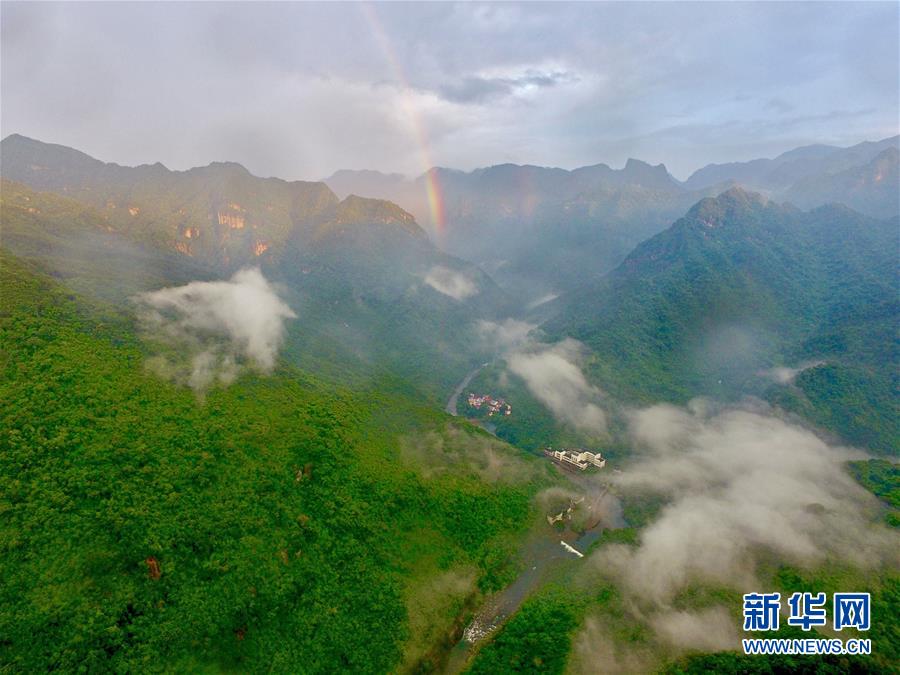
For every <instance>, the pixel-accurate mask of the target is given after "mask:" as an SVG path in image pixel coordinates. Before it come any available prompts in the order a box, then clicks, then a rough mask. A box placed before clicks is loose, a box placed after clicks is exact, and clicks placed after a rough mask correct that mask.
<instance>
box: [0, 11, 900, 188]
mask: <svg viewBox="0 0 900 675" xmlns="http://www.w3.org/2000/svg"><path fill="white" fill-rule="evenodd" d="M0 23H2V103H0V105H2V110H0V112H2V133H3V135H6V134H9V133H14V132H17V133H22V134H25V135H28V136H33V137H36V138H40V139H43V140H47V141H53V142H59V143H64V144H67V145H72V146H75V147H78V148H80V149H83V150H85V151H87V152H89V153H91V154H93V155H95V156H97V157H99V158H101V159H105V160H108V161H116V162H120V163H124V164H135V163H142V162H154V161H157V160H159V161H162V162H163V163H164V164H166V165H167V166H170V167H173V168H187V167H190V166H193V165H197V164H205V163H207V162H209V161H211V160H216V159H230V160H235V161H239V162H242V163H243V164H245V165H246V166H247V167H248V168H249V169H250V170H251V171H253V172H255V173H259V174H262V175H279V176H283V177H286V178H319V177H322V176H324V175H328V174H330V173H331V172H333V171H334V170H336V169H339V168H366V167H368V168H378V169H382V170H386V171H401V172H405V173H410V174H417V173H420V172H421V171H422V170H423V169H424V164H425V163H426V162H433V163H435V164H441V165H445V166H455V167H459V168H472V167H475V166H481V165H487V164H492V163H499V162H508V161H511V162H520V163H527V162H530V163H538V164H545V165H560V166H566V167H572V166H577V165H583V164H592V163H596V162H600V161H603V162H607V163H610V164H613V165H616V164H621V163H623V162H624V161H625V159H626V158H628V157H629V156H636V157H640V158H642V159H645V160H647V161H651V162H653V163H656V162H664V163H666V164H667V166H669V168H670V169H671V170H672V171H673V172H674V173H675V174H676V175H679V176H684V175H686V174H687V173H689V172H690V171H691V170H693V169H694V168H696V167H697V166H699V165H702V164H705V163H708V162H711V161H719V162H720V161H729V160H735V159H748V158H752V157H756V156H760V155H771V154H777V153H778V152H781V151H783V150H786V149H789V148H791V147H794V146H796V145H800V144H804V143H811V142H821V143H833V144H844V145H846V144H851V143H855V142H858V141H860V140H863V139H876V138H883V137H886V136H889V135H893V134H895V133H897V118H898V108H900V99H898V86H897V82H898V78H900V70H898V60H897V58H896V55H897V49H898V31H900V28H898V24H900V6H898V5H897V4H896V3H846V4H840V3H828V4H818V3H788V4H779V3H760V4H753V3H699V4H693V3H663V4H653V3H586V4H585V3H578V4H566V3H552V4H542V3H528V4H514V3H499V4H483V3H477V4H476V3H460V4H451V3H423V4H400V3H381V4H345V3H340V4H337V3H332V4H329V3H298V4H288V3H265V4H242V3H146V4H144V3H91V4H81V3H66V4H54V3H28V4H26V3H16V2H3V3H2V5H0ZM423 138H424V139H425V143H426V145H427V148H423V142H422V139H423Z"/></svg>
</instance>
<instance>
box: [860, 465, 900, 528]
mask: <svg viewBox="0 0 900 675" xmlns="http://www.w3.org/2000/svg"><path fill="white" fill-rule="evenodd" d="M850 471H851V472H852V473H853V475H854V476H855V477H856V480H858V481H859V482H860V483H862V484H863V485H864V486H865V487H866V489H868V490H869V491H870V492H872V494H874V495H875V496H876V497H878V498H879V499H881V500H882V501H883V502H884V503H885V504H886V505H887V507H888V513H887V515H886V516H885V520H887V523H888V525H890V526H891V527H900V465H898V464H895V463H894V462H890V461H888V460H885V459H870V460H868V461H858V462H850Z"/></svg>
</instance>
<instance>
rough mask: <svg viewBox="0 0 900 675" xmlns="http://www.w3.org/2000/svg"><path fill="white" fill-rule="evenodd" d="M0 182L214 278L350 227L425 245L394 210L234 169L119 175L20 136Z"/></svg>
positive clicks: (5, 151) (152, 169) (147, 169)
mask: <svg viewBox="0 0 900 675" xmlns="http://www.w3.org/2000/svg"><path fill="white" fill-rule="evenodd" d="M2 156H3V167H2V171H3V177H4V178H7V179H10V180H14V181H18V182H20V183H23V184H25V185H27V186H29V187H31V188H33V189H37V190H45V191H51V192H55V193H57V194H62V195H66V196H69V197H72V198H74V199H77V200H78V201H80V202H82V203H86V204H89V205H90V206H92V207H94V208H96V209H98V210H99V211H100V212H101V213H103V214H104V215H105V216H106V217H107V219H108V221H109V223H110V226H111V227H113V228H115V229H120V230H122V231H125V232H128V233H130V234H132V235H134V236H136V237H138V238H140V239H144V240H147V241H152V242H153V243H154V244H155V245H157V246H163V247H165V248H166V249H168V250H171V251H176V252H178V253H180V254H182V255H185V256H190V257H192V258H195V259H196V260H198V261H202V262H203V263H206V264H208V265H211V266H213V267H216V268H225V269H232V268H235V267H239V266H240V265H242V264H246V263H248V262H253V261H257V260H259V259H268V258H273V257H274V258H277V257H278V256H279V255H280V254H281V253H282V251H283V245H284V244H285V242H286V241H287V240H288V239H289V238H298V239H300V240H306V239H314V238H315V237H316V236H320V235H321V234H322V233H323V232H328V231H331V230H333V229H334V228H342V227H349V226H361V225H370V226H382V227H389V228H392V229H398V230H400V231H403V232H405V233H406V234H408V235H411V236H414V237H417V238H418V237H424V236H425V235H424V232H423V231H422V230H421V228H419V226H418V225H417V224H416V222H415V219H414V218H413V217H412V216H411V215H410V214H408V213H406V212H405V211H403V210H402V209H401V208H399V207H398V206H396V205H394V204H391V203H390V202H384V201H381V200H375V199H363V198H360V197H354V196H350V197H348V198H347V199H345V200H344V201H342V202H341V201H339V200H338V198H337V197H336V196H335V194H334V193H333V192H332V191H331V190H330V189H329V188H328V186H327V185H325V184H324V183H321V182H305V181H292V182H288V181H283V180H280V179H276V178H259V177H257V176H254V175H252V174H251V173H250V172H249V171H247V170H246V169H245V168H244V167H243V166H241V165H240V164H235V163H233V162H216V163H213V164H210V165H208V166H205V167H198V168H195V169H191V170H189V171H170V170H169V169H167V168H166V167H164V166H163V165H162V164H154V165H144V166H139V167H124V166H119V165H117V164H108V163H104V162H101V161H99V160H96V159H94V158H92V157H89V156H88V155H85V154H84V153H81V152H79V151H77V150H73V149H71V148H66V147H64V146H59V145H52V144H47V143H41V142H39V141H35V140H32V139H29V138H25V137H24V136H18V135H13V136H9V137H7V138H6V139H4V141H3V142H2Z"/></svg>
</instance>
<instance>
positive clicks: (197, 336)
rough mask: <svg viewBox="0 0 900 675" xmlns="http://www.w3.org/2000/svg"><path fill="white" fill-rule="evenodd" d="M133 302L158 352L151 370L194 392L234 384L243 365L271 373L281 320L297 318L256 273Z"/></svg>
mask: <svg viewBox="0 0 900 675" xmlns="http://www.w3.org/2000/svg"><path fill="white" fill-rule="evenodd" d="M135 302H136V303H137V304H138V316H139V318H140V320H141V325H142V330H143V333H144V335H145V336H147V337H148V338H149V339H151V340H152V341H154V342H157V343H160V345H161V347H162V348H163V349H162V351H161V353H160V354H158V355H157V356H156V357H154V358H153V359H152V360H151V361H150V365H151V367H153V368H154V369H155V370H157V372H159V373H160V374H161V375H163V376H165V377H167V378H170V379H174V380H176V381H179V382H184V383H186V384H188V385H189V386H191V387H192V388H193V389H195V390H197V391H204V390H205V389H207V388H208V387H209V386H210V385H212V384H213V383H214V382H215V381H217V380H218V381H219V382H221V383H223V384H228V383H229V382H231V381H233V380H234V378H235V377H236V376H237V374H238V372H239V370H240V367H241V364H242V363H243V362H249V363H250V364H252V365H253V366H255V367H256V368H258V369H259V370H261V371H263V372H269V371H271V370H272V368H273V367H274V365H275V358H276V356H277V355H278V349H279V348H280V346H281V342H282V340H283V337H284V320H285V319H292V318H296V314H294V312H293V311H291V308H290V307H288V306H287V305H286V304H285V303H284V302H283V301H282V300H281V299H280V298H279V297H278V295H277V293H276V292H275V290H274V289H273V288H272V286H271V284H269V282H268V281H267V280H266V278H265V277H264V276H263V274H262V272H260V270H259V269H257V268H247V269H243V270H241V271H239V272H237V273H236V274H235V275H234V276H233V277H232V278H231V279H230V280H229V281H194V282H191V283H189V284H187V285H185V286H178V287H174V288H163V289H161V290H158V291H153V292H150V293H142V294H141V295H139V296H137V297H136V298H135Z"/></svg>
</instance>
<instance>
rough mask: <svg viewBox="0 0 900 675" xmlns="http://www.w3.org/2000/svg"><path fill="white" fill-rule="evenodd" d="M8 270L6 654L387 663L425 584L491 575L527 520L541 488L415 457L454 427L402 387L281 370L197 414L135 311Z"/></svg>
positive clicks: (9, 260) (7, 261)
mask: <svg viewBox="0 0 900 675" xmlns="http://www.w3.org/2000/svg"><path fill="white" fill-rule="evenodd" d="M0 262H2V289H3V292H2V306H0V319H2V331H3V332H2V338H3V339H2V345H3V358H2V368H3V378H2V393H0V395H2V398H3V400H4V402H5V405H4V408H3V420H2V424H0V427H2V429H3V435H2V439H0V483H2V489H0V494H2V495H3V497H2V500H0V509H2V511H3V513H4V518H3V525H2V527H3V535H2V537H0V541H2V542H3V544H2V546H3V553H2V556H0V580H2V581H0V599H2V610H0V635H2V636H3V640H2V642H0V662H2V663H4V664H6V665H7V666H10V667H13V668H16V669H24V670H44V669H47V668H62V669H64V670H73V669H76V668H78V667H86V668H88V669H89V670H98V669H117V670H128V669H131V670H135V669H136V670H147V669H162V668H175V669H190V670H219V669H226V668H229V669H230V668H235V667H239V668H244V669H249V670H266V669H269V668H272V669H274V670H276V671H291V670H296V668H297V664H303V667H304V669H305V670H306V671H308V672H327V671H332V672H333V669H334V668H335V667H339V668H342V669H350V670H354V671H360V672H376V671H384V670H386V669H388V668H390V667H392V666H393V665H395V664H397V663H398V662H399V661H400V660H401V653H402V649H403V645H404V642H405V641H406V639H407V638H408V635H409V633H408V626H409V623H408V620H407V616H408V615H407V604H408V603H411V604H416V597H415V592H416V589H415V587H414V584H412V583H411V582H412V580H413V579H418V580H421V578H423V577H425V578H427V577H428V576H429V575H435V574H438V573H444V572H448V571H453V570H466V571H467V573H469V574H473V575H475V576H478V577H481V578H482V580H483V581H482V585H483V586H484V585H485V584H487V585H489V583H490V578H491V576H492V575H494V574H496V573H497V566H498V564H500V565H502V562H503V556H497V555H496V554H495V553H494V552H495V551H496V550H498V549H497V547H498V546H500V544H498V541H500V539H502V537H500V535H501V533H510V532H513V533H514V532H516V531H517V530H519V529H521V528H522V527H523V526H524V524H525V523H526V522H527V521H528V518H529V499H530V497H529V495H530V492H531V490H532V488H531V487H530V486H531V485H532V483H529V482H525V483H521V484H514V483H510V482H503V481H494V482H493V483H490V482H488V481H487V480H485V479H484V478H483V477H482V476H481V475H479V473H478V471H477V470H476V469H471V470H469V469H468V465H464V466H461V467H458V468H457V469H456V470H454V471H445V472H439V473H436V474H433V475H430V476H428V477H427V478H425V477H423V475H422V473H421V471H420V470H418V469H417V468H416V465H415V464H414V463H411V462H409V461H397V446H398V440H397V430H398V429H406V430H408V431H409V432H410V433H412V434H415V433H418V432H419V431H422V430H431V431H432V432H433V433H437V434H442V433H447V432H446V430H444V431H442V428H443V427H442V425H443V424H444V421H443V418H442V417H440V416H437V415H435V414H433V413H428V412H427V411H423V410H421V409H420V408H418V407H417V406H416V404H415V403H413V402H410V401H409V400H408V399H405V398H404V397H403V396H402V395H400V394H393V393H391V391H382V392H381V393H374V392H375V391H376V390H377V388H376V387H373V388H372V389H370V390H368V392H362V393H356V394H351V393H349V392H345V391H336V390H335V389H334V388H333V387H325V386H323V385H321V384H320V383H318V382H317V381H315V380H313V379H311V378H309V377H306V376H304V375H302V374H300V373H298V372H296V371H293V370H291V369H288V368H282V369H281V370H279V371H278V372H277V373H276V374H275V375H274V376H272V377H270V378H260V377H256V376H246V377H244V378H242V379H240V380H239V381H238V382H237V383H236V384H235V385H234V386H232V387H230V388H229V389H226V390H218V391H213V392H211V393H210V394H209V395H208V397H207V400H206V402H205V404H203V405H200V404H198V403H197V401H196V400H195V399H194V397H193V395H192V394H191V393H190V392H188V391H185V390H181V389H177V388H175V387H173V386H170V385H168V384H166V383H163V382H160V381H159V380H157V379H155V378H153V377H152V376H151V375H149V374H148V373H147V372H145V371H144V369H143V365H142V363H143V357H144V354H143V353H142V352H141V349H140V346H139V345H138V344H137V343H136V342H135V340H134V338H133V337H132V333H131V331H130V328H129V326H128V322H127V321H123V320H122V319H121V317H119V316H117V315H112V316H109V315H106V316H100V315H99V314H98V312H97V311H95V310H94V309H93V308H91V307H88V306H86V305H84V304H81V303H78V302H75V301H73V300H72V299H71V296H69V295H68V294H67V293H66V292H64V291H62V290H61V289H60V288H59V287H58V286H57V285H56V284H55V283H54V282H52V281H50V280H49V279H47V278H46V277H43V276H41V275H39V274H37V273H35V272H33V271H32V270H31V269H29V267H28V266H27V265H25V264H22V263H20V262H19V261H17V260H16V259H14V258H13V257H11V256H9V255H6V254H3V257H2V260H0ZM384 409H388V410H394V411H403V413H402V416H403V418H404V419H405V420H406V421H407V424H406V425H405V426H398V425H397V423H398V422H399V420H396V419H395V420H392V421H391V423H388V422H387V421H386V420H384V419H381V418H380V417H379V411H380V410H384ZM467 433H470V432H467ZM527 475H534V474H530V473H526V476H527ZM423 533H424V534H426V535H427V536H423ZM500 550H505V549H504V548H503V546H500ZM157 565H158V569H159V572H160V574H159V576H158V578H154V577H156V576H157V575H156V573H155V570H156V566H157ZM441 571H443V572H441ZM485 580H486V581H485ZM453 610H454V608H453V607H450V608H448V609H447V611H453ZM441 618H442V620H444V621H448V622H449V621H452V618H453V617H452V616H442V617H441Z"/></svg>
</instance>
